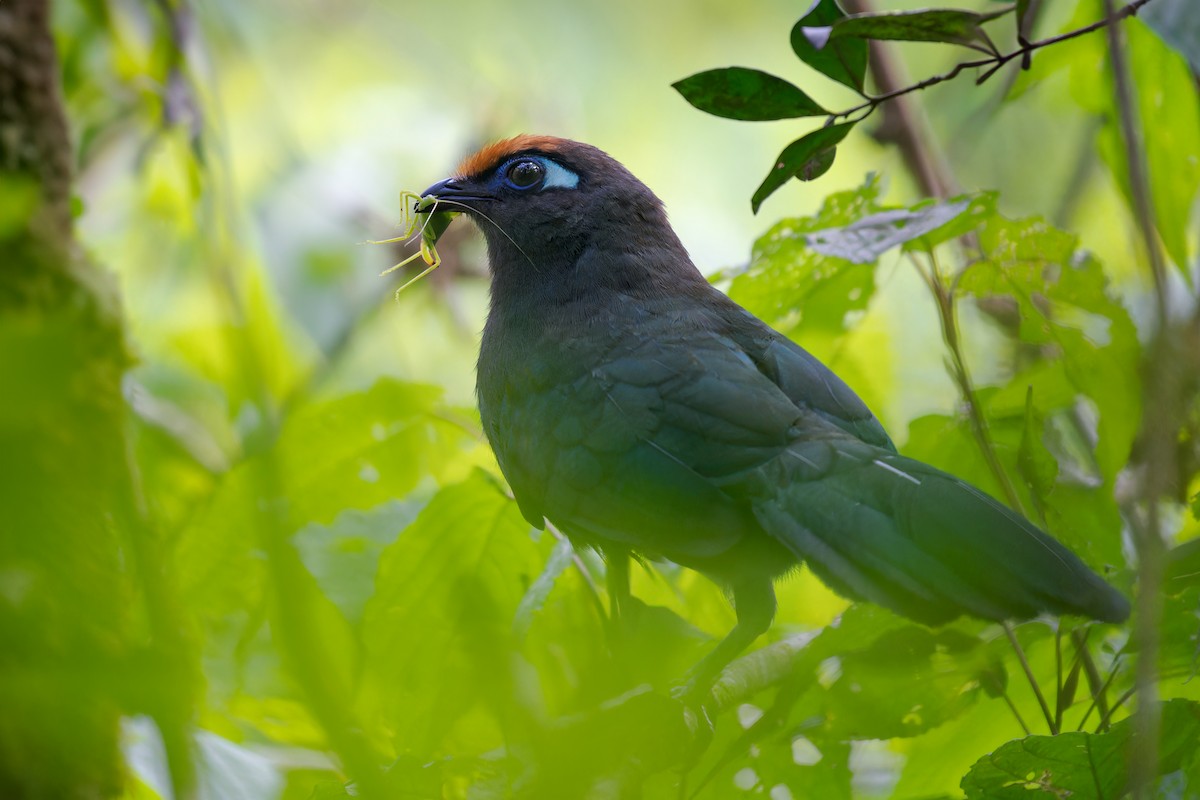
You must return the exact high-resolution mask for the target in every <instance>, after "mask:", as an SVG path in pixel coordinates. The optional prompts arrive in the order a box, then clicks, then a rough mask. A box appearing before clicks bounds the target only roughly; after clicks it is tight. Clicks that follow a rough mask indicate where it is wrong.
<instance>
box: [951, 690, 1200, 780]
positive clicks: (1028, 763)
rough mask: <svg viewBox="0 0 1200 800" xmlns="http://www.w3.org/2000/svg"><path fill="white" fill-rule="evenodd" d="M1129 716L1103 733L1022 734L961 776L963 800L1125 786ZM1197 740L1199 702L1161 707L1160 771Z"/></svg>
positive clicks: (1180, 760) (1183, 759)
mask: <svg viewBox="0 0 1200 800" xmlns="http://www.w3.org/2000/svg"><path fill="white" fill-rule="evenodd" d="M1132 730H1133V721H1132V720H1131V719H1125V720H1122V721H1120V722H1118V723H1117V724H1116V725H1114V726H1113V727H1112V729H1111V730H1110V731H1108V732H1107V733H1099V734H1096V733H1081V732H1074V731H1073V732H1070V733H1064V734H1061V735H1059V736H1027V737H1025V738H1024V739H1019V740H1017V741H1013V742H1009V743H1008V744H1005V745H1004V746H1002V747H1000V748H999V749H998V750H996V751H995V752H993V753H990V754H989V755H986V756H984V757H983V758H981V759H980V760H979V761H977V762H976V763H975V765H974V766H973V767H971V771H970V772H968V773H967V774H966V776H965V777H964V778H963V780H962V789H963V791H964V792H965V793H966V795H967V800H1039V798H1062V797H1097V798H1099V797H1111V798H1116V797H1120V796H1122V795H1123V794H1124V792H1125V790H1126V789H1127V781H1128V779H1129V777H1128V767H1127V760H1126V759H1127V756H1126V751H1127V748H1128V746H1129V740H1130V736H1131V734H1132ZM1198 743H1200V704H1196V703H1193V702H1190V701H1187V700H1172V701H1170V702H1168V703H1164V704H1163V707H1162V743H1161V748H1160V752H1159V771H1158V774H1159V775H1166V774H1168V773H1170V772H1174V771H1175V770H1177V769H1179V768H1180V766H1181V765H1183V764H1185V763H1187V762H1188V761H1189V760H1190V759H1191V757H1192V756H1193V755H1194V753H1195V751H1196V747H1197V744H1198Z"/></svg>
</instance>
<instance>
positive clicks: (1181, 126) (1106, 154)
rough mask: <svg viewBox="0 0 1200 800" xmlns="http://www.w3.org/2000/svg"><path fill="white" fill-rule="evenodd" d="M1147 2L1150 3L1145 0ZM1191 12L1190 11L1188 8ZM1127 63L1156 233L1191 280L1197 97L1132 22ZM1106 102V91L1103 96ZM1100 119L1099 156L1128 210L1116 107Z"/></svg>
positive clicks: (1176, 62) (1186, 77)
mask: <svg viewBox="0 0 1200 800" xmlns="http://www.w3.org/2000/svg"><path fill="white" fill-rule="evenodd" d="M1151 7H1153V4H1151ZM1192 14H1193V16H1195V12H1194V11H1193V12H1192ZM1126 30H1127V32H1128V41H1129V46H1128V53H1129V66H1130V72H1131V75H1132V78H1133V85H1134V87H1135V94H1136V99H1137V108H1136V112H1135V113H1136V114H1137V117H1138V119H1139V121H1140V127H1141V138H1142V143H1143V146H1144V150H1145V158H1146V163H1147V166H1148V167H1149V172H1150V175H1149V178H1150V193H1151V201H1152V203H1153V206H1154V216H1155V221H1156V224H1157V228H1158V233H1159V235H1160V236H1161V237H1162V243H1163V246H1164V247H1165V248H1166V250H1167V255H1168V256H1169V257H1170V258H1171V260H1172V261H1174V262H1175V266H1177V267H1178V268H1179V269H1180V271H1181V273H1182V274H1183V276H1184V279H1185V280H1189V281H1190V280H1191V269H1192V259H1191V257H1190V255H1189V248H1188V234H1189V231H1190V230H1191V219H1192V209H1193V208H1194V207H1195V203H1196V195H1197V191H1200V159H1198V158H1197V157H1196V152H1197V148H1196V142H1200V97H1198V96H1197V93H1196V88H1195V79H1194V77H1193V75H1192V72H1191V70H1190V69H1189V68H1188V65H1187V63H1186V62H1185V61H1184V59H1183V58H1181V57H1180V56H1179V55H1177V54H1176V53H1174V52H1172V51H1170V50H1169V49H1167V48H1165V47H1163V46H1162V44H1161V43H1160V42H1159V41H1158V39H1157V38H1156V37H1155V36H1154V35H1153V34H1151V33H1150V32H1149V31H1147V30H1146V28H1145V27H1144V26H1142V25H1140V24H1137V23H1136V22H1134V23H1130V24H1128V25H1127V26H1126ZM1106 99H1107V100H1108V101H1109V102H1110V103H1111V102H1112V100H1111V92H1110V93H1109V97H1108V98H1106ZM1105 117H1106V124H1105V126H1104V127H1103V128H1102V129H1101V132H1100V136H1099V142H1098V144H1099V149H1100V154H1101V156H1102V157H1103V159H1104V162H1105V163H1106V164H1107V165H1108V168H1109V169H1110V170H1111V171H1112V174H1113V176H1114V177H1115V178H1116V181H1117V184H1118V186H1120V188H1121V193H1122V195H1123V196H1124V198H1125V201H1126V203H1127V204H1128V206H1129V208H1130V209H1131V213H1133V211H1132V209H1133V202H1134V201H1133V192H1132V189H1131V187H1130V183H1129V174H1128V173H1129V169H1128V164H1127V163H1126V157H1125V147H1124V145H1123V143H1122V133H1121V129H1120V121H1119V118H1118V115H1117V112H1116V109H1115V108H1114V109H1105Z"/></svg>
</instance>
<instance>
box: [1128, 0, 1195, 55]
mask: <svg viewBox="0 0 1200 800" xmlns="http://www.w3.org/2000/svg"><path fill="white" fill-rule="evenodd" d="M1138 18H1139V19H1141V20H1142V22H1144V23H1146V24H1147V25H1149V26H1150V29H1151V30H1153V31H1154V32H1155V33H1156V34H1158V35H1159V37H1160V38H1161V39H1162V40H1163V41H1164V42H1166V43H1167V44H1168V45H1170V46H1171V47H1172V48H1174V49H1175V51H1176V52H1177V53H1179V54H1180V55H1181V56H1183V57H1184V58H1186V59H1187V60H1188V63H1189V64H1190V65H1191V67H1192V70H1193V71H1197V72H1200V15H1197V14H1196V6H1195V3H1193V2H1192V0H1156V1H1155V2H1153V3H1150V4H1149V5H1148V6H1146V8H1145V9H1143V10H1142V11H1141V12H1140V13H1139V14H1138Z"/></svg>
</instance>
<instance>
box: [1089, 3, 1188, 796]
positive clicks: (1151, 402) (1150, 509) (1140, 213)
mask: <svg viewBox="0 0 1200 800" xmlns="http://www.w3.org/2000/svg"><path fill="white" fill-rule="evenodd" d="M1104 7H1105V10H1106V11H1107V13H1108V18H1109V19H1115V18H1116V15H1117V13H1118V12H1117V11H1116V9H1115V7H1114V5H1113V0H1105V2H1104ZM1108 49H1109V57H1110V61H1111V65H1112V76H1113V89H1114V94H1115V100H1116V106H1117V111H1118V121H1119V123H1120V127H1121V138H1122V143H1123V144H1124V146H1125V160H1126V166H1127V167H1128V170H1129V186H1130V193H1131V194H1132V197H1133V208H1134V217H1135V219H1136V220H1137V226H1138V231H1139V233H1140V234H1141V238H1142V242H1143V244H1144V246H1145V250H1146V256H1147V258H1148V260H1149V263H1150V272H1151V277H1152V279H1153V282H1154V299H1155V308H1156V311H1157V326H1158V327H1157V330H1156V331H1155V332H1154V338H1153V339H1152V341H1151V343H1150V346H1149V347H1148V348H1147V359H1148V360H1147V363H1146V382H1145V388H1144V392H1143V401H1142V408H1143V415H1144V416H1143V420H1142V432H1141V436H1142V442H1143V444H1144V448H1145V449H1144V452H1145V458H1146V472H1145V481H1144V483H1143V485H1142V492H1141V504H1142V505H1143V506H1144V511H1143V512H1142V513H1134V514H1133V519H1132V523H1133V524H1132V527H1133V533H1134V545H1135V547H1136V549H1137V555H1138V564H1137V581H1138V592H1137V607H1136V614H1135V626H1134V637H1135V639H1136V641H1137V648H1138V658H1137V667H1136V673H1135V682H1134V690H1136V692H1137V698H1138V702H1137V711H1136V712H1135V715H1134V723H1133V724H1134V738H1135V741H1136V742H1137V744H1136V745H1135V746H1134V747H1132V748H1131V750H1130V765H1129V774H1130V787H1131V788H1132V790H1133V795H1134V797H1138V798H1145V797H1149V796H1150V795H1151V793H1152V791H1153V789H1152V788H1151V784H1152V782H1153V779H1154V776H1155V774H1156V773H1157V772H1158V747H1159V724H1160V721H1161V720H1160V716H1161V712H1160V709H1159V703H1158V685H1157V681H1158V652H1159V647H1160V644H1161V641H1160V639H1161V632H1160V630H1159V628H1160V623H1161V619H1162V595H1161V592H1160V589H1161V586H1162V574H1163V561H1164V552H1165V545H1164V542H1163V538H1162V532H1161V530H1160V519H1159V510H1158V504H1159V500H1160V498H1162V497H1164V496H1167V495H1168V494H1169V493H1170V489H1171V484H1172V482H1173V480H1174V476H1175V471H1176V470H1175V458H1176V453H1175V437H1176V432H1177V431H1178V430H1179V421H1180V405H1181V403H1180V399H1181V398H1180V389H1181V376H1180V371H1179V370H1178V369H1177V367H1176V362H1177V359H1176V358H1175V354H1176V352H1177V348H1176V345H1177V341H1176V337H1175V335H1174V331H1172V329H1171V325H1170V321H1169V320H1168V318H1167V291H1168V288H1167V275H1166V264H1165V262H1164V258H1163V255H1162V251H1161V250H1160V249H1159V243H1158V237H1157V233H1156V226H1155V219H1154V203H1153V195H1152V193H1151V191H1150V178H1149V174H1148V170H1147V167H1146V161H1145V149H1144V146H1143V143H1142V140H1141V128H1140V125H1139V120H1138V118H1137V111H1136V109H1135V106H1134V94H1133V86H1132V81H1131V79H1130V76H1129V66H1128V64H1127V62H1126V54H1125V47H1124V43H1123V42H1122V41H1121V35H1120V31H1119V30H1117V28H1116V27H1115V26H1111V27H1109V29H1108ZM1123 700H1124V697H1122V698H1121V700H1118V701H1117V703H1115V704H1114V705H1113V708H1114V709H1115V708H1116V707H1117V706H1118V705H1120V703H1121V702H1122V701H1123ZM1110 714H1111V709H1110ZM1107 721H1108V719H1107V716H1106V717H1102V718H1101V725H1104V724H1107Z"/></svg>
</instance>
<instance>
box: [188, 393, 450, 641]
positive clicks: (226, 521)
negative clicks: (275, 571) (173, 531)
mask: <svg viewBox="0 0 1200 800" xmlns="http://www.w3.org/2000/svg"><path fill="white" fill-rule="evenodd" d="M440 394H441V393H440V391H439V390H437V389H434V388H432V387H428V386H419V385H414V384H405V383H401V382H398V381H394V380H381V381H379V382H378V383H376V384H375V385H374V386H372V387H371V388H370V389H369V390H367V391H365V392H359V393H355V394H350V395H346V396H344V397H339V398H335V399H333V400H327V401H323V402H318V403H312V404H309V405H306V406H302V407H301V408H299V409H298V410H297V411H296V412H295V413H294V414H293V415H292V416H291V417H290V418H288V419H287V420H286V421H285V422H284V425H283V428H282V430H281V431H280V433H279V436H278V439H277V441H276V442H275V444H274V446H273V447H271V448H270V449H269V450H268V451H266V452H263V453H260V454H258V455H255V456H253V457H251V458H248V459H246V460H245V461H243V462H242V463H240V464H238V465H237V466H236V467H234V468H233V469H232V470H231V471H230V472H228V473H227V474H226V475H225V476H224V477H223V480H222V481H221V484H220V485H219V487H218V488H217V490H216V492H215V493H214V494H213V496H212V497H211V499H210V500H209V502H208V503H207V505H205V506H204V507H203V508H201V509H199V510H198V511H197V512H196V513H195V515H194V517H193V519H192V521H191V524H189V525H188V527H187V528H186V529H185V530H184V531H183V534H182V535H181V537H180V541H179V543H178V545H177V547H176V552H175V557H176V564H177V565H178V566H177V574H178V576H179V581H180V589H181V592H182V595H183V597H184V598H185V599H186V601H187V602H188V603H190V604H194V607H196V608H198V609H201V610H202V611H203V613H204V615H205V616H207V617H209V618H217V617H219V616H221V615H222V614H224V613H226V612H229V611H233V610H237V609H244V608H246V607H249V606H253V605H254V604H255V598H256V597H258V592H259V589H260V586H261V565H262V560H261V558H260V557H259V556H258V555H257V551H258V547H259V544H260V536H259V531H260V530H261V529H262V526H263V525H264V524H266V523H267V521H266V520H264V519H263V517H262V515H264V514H272V515H275V516H276V517H277V520H276V521H275V522H273V523H271V524H278V525H281V526H282V527H283V529H284V531H285V532H287V533H289V534H290V533H292V532H294V531H296V530H298V529H300V528H301V527H303V526H305V525H307V524H310V523H319V524H328V523H330V522H332V521H333V520H334V519H335V518H336V517H337V516H338V515H339V514H341V513H343V512H344V511H346V510H348V509H369V508H374V507H376V506H378V505H380V504H382V503H384V502H387V501H390V500H393V499H396V498H402V497H405V496H407V495H408V494H409V493H410V492H412V491H413V489H414V488H416V486H417V485H418V483H419V482H420V481H422V480H429V479H430V478H431V477H432V478H433V479H436V478H437V477H439V476H440V475H442V474H443V472H444V471H445V470H446V469H447V468H448V466H449V465H450V464H452V462H453V458H454V457H455V456H457V455H459V454H460V453H461V452H462V439H463V437H464V436H465V434H463V432H462V431H461V430H459V429H457V428H455V427H454V426H452V425H449V424H448V423H445V422H443V421H442V420H441V419H439V418H438V417H437V416H436V415H435V413H434V412H435V411H436V410H437V408H438V406H437V401H438V400H439V398H440Z"/></svg>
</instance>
